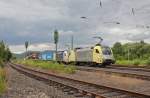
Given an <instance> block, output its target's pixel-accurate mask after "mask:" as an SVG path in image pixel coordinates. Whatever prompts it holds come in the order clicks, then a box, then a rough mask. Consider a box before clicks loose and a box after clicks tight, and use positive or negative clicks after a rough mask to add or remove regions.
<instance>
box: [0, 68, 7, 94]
mask: <svg viewBox="0 0 150 98" xmlns="http://www.w3.org/2000/svg"><path fill="white" fill-rule="evenodd" d="M5 89H6V72H5V70H4V69H3V68H1V67H0V95H1V94H2V93H3V92H4V91H5Z"/></svg>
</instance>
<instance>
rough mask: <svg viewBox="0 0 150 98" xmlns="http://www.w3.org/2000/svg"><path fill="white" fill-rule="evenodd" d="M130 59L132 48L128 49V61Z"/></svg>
mask: <svg viewBox="0 0 150 98" xmlns="http://www.w3.org/2000/svg"><path fill="white" fill-rule="evenodd" d="M129 60H130V50H129V49H128V61H129Z"/></svg>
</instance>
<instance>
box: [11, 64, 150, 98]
mask: <svg viewBox="0 0 150 98" xmlns="http://www.w3.org/2000/svg"><path fill="white" fill-rule="evenodd" d="M9 65H10V66H11V67H12V68H14V69H16V70H18V71H19V72H21V73H24V74H26V75H28V76H30V77H33V78H36V79H38V80H41V81H43V82H45V83H48V84H49V85H52V86H54V87H56V88H57V89H61V90H62V91H64V92H66V93H67V94H72V95H74V96H75V97H77V98H150V96H149V95H144V94H140V93H136V92H130V91H126V90H121V89H116V88H111V87H106V86H102V85H97V84H93V83H88V82H84V81H79V80H76V79H70V78H66V77H62V76H58V75H55V74H50V73H46V72H42V71H39V70H38V71H37V70H35V69H31V68H27V67H25V66H22V65H15V64H11V63H9Z"/></svg>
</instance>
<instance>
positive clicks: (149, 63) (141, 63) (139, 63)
mask: <svg viewBox="0 0 150 98" xmlns="http://www.w3.org/2000/svg"><path fill="white" fill-rule="evenodd" d="M116 64H118V65H122V66H130V67H147V68H150V60H140V59H136V60H117V61H116Z"/></svg>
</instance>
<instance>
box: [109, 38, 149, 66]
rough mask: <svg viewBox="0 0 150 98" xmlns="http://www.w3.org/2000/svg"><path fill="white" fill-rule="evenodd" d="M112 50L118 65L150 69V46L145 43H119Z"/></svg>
mask: <svg viewBox="0 0 150 98" xmlns="http://www.w3.org/2000/svg"><path fill="white" fill-rule="evenodd" d="M112 50H113V53H114V57H115V59H116V61H117V62H116V63H117V64H123V65H134V66H147V67H150V44H148V43H145V42H144V41H140V42H136V43H126V44H121V43H120V42H117V43H115V44H114V46H113V48H112Z"/></svg>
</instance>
